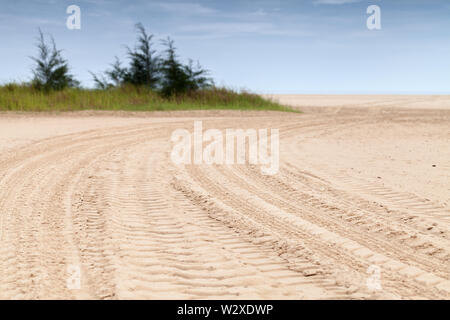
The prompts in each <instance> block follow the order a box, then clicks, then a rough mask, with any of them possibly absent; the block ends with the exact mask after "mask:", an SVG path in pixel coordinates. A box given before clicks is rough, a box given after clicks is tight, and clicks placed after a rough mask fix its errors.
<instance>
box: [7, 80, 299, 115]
mask: <svg viewBox="0 0 450 320" xmlns="http://www.w3.org/2000/svg"><path fill="white" fill-rule="evenodd" d="M202 109H232V110H273V111H291V112H295V111H294V110H293V109H291V108H289V107H286V106H282V105H280V104H278V103H276V102H273V101H269V100H266V99H263V98H262V97H260V96H258V95H255V94H251V93H246V92H242V93H238V92H235V91H232V90H229V89H224V88H213V89H208V90H201V91H198V92H192V93H189V94H185V95H182V96H177V97H171V98H163V97H162V96H161V95H160V94H158V93H157V92H155V91H151V90H148V89H145V88H136V87H132V86H127V87H122V88H113V89H108V90H90V89H65V90H62V91H51V92H48V93H45V92H42V91H39V90H35V89H33V88H31V87H30V86H27V85H22V84H16V83H11V84H6V85H4V86H0V111H34V112H36V111H77V110H124V111H165V110H167V111H169V110H170V111H172V110H202Z"/></svg>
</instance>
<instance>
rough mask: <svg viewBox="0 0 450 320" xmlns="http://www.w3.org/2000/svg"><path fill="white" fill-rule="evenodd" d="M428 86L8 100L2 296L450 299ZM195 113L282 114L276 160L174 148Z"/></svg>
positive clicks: (443, 119) (441, 151)
mask: <svg viewBox="0 0 450 320" xmlns="http://www.w3.org/2000/svg"><path fill="white" fill-rule="evenodd" d="M290 99H291V100H292V99H293V98H290ZM302 99H304V98H302V97H299V101H300V100H302ZM367 99H368V100H370V101H373V99H374V98H373V97H371V98H370V99H369V98H367ZM379 99H380V101H386V99H387V98H386V97H380V98H379ZM389 99H390V98H389ZM408 99H412V98H408ZM421 99H422V98H421ZM430 99H431V101H429V102H426V103H425V107H424V109H421V108H418V107H417V106H416V107H415V108H405V107H403V108H395V106H394V105H392V104H390V105H389V106H388V107H387V108H384V107H383V106H382V105H383V102H380V103H379V104H376V105H375V106H373V107H371V108H353V107H354V105H353V104H350V106H351V107H352V108H346V107H343V106H341V105H340V104H341V103H340V102H339V105H337V106H336V105H334V106H333V105H332V106H330V105H328V108H316V109H314V110H313V109H309V108H306V112H305V113H304V114H292V113H265V112H264V113H258V112H231V111H230V112H181V113H172V114H169V113H157V114H124V113H89V112H84V113H74V114H60V115H49V114H47V115H43V114H38V115H33V114H10V113H4V114H1V115H0V298H3V299H10V298H20V299H43V298H57V299H58V298H59V299H61V298H62V299H65V298H67V299H77V298H88V299H127V298H137V299H143V298H149V299H153V298H160V299H161V298H162V299H164V298H168V299H173V298H187V299H203V298H210V299H253V298H255V299H316V298H331V299H348V298H350V299H353V298H356V299H357V298H363V299H383V298H394V299H396V298H399V299H415V298H426V299H438V298H443V299H449V298H450V263H449V262H450V161H449V159H450V147H449V146H450V130H449V128H450V110H448V108H447V110H445V107H444V106H443V107H442V108H441V109H439V108H426V106H427V105H431V104H434V100H433V99H434V98H433V97H431V98H430ZM444 100H445V99H444ZM302 101H303V102H304V100H302ZM302 101H300V102H298V104H302V103H303V102H302ZM323 101H325V102H326V101H329V98H327V97H324V98H323ZM411 101H412V100H411ZM421 101H422V100H421ZM316 103H317V105H321V103H320V102H319V101H318V100H316ZM310 105H311V104H310ZM194 119H201V120H203V125H204V127H205V129H207V128H217V129H220V130H222V129H225V128H256V129H259V128H278V129H280V170H279V172H278V174H276V175H273V176H264V175H262V174H261V172H260V169H259V167H258V166H253V165H229V166H225V165H224V166H220V165H185V166H179V165H175V164H173V163H172V161H171V159H170V152H171V149H172V143H171V142H170V136H171V133H172V132H173V130H175V129H179V128H186V129H188V130H190V131H192V128H193V121H194ZM73 266H79V268H80V270H81V289H79V290H72V289H71V288H70V286H69V287H68V286H67V282H68V279H70V278H71V277H72V276H73V275H72V274H70V272H71V271H70V270H71V269H70V268H73ZM378 268H379V269H378ZM368 269H369V271H370V270H377V269H378V270H379V271H380V276H381V282H380V284H381V290H374V288H373V287H370V286H369V287H368V286H367V283H368V281H369V283H373V282H370V281H371V279H372V278H373V277H374V275H373V274H371V272H369V273H368Z"/></svg>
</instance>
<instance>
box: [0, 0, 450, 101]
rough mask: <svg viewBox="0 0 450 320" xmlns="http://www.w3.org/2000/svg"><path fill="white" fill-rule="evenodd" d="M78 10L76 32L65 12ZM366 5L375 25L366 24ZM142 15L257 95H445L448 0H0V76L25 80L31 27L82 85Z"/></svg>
mask: <svg viewBox="0 0 450 320" xmlns="http://www.w3.org/2000/svg"><path fill="white" fill-rule="evenodd" d="M72 4H75V5H78V6H79V7H80V8H81V30H68V29H67V27H66V19H67V17H68V14H66V9H67V7H68V6H69V5H72ZM369 5H378V6H379V7H380V8H381V27H382V28H381V30H372V31H370V30H368V28H367V26H366V20H367V18H368V17H369V15H368V14H367V13H366V10H367V7H368V6H369ZM137 22H142V23H143V25H144V26H145V27H146V28H147V29H148V30H149V31H150V32H151V33H153V34H154V35H155V39H156V41H155V45H156V46H160V45H159V39H162V38H166V37H167V36H168V35H170V36H171V37H172V38H173V39H174V40H175V44H176V46H177V47H178V49H179V54H180V56H182V57H185V58H192V59H194V60H199V61H200V62H201V64H202V65H203V66H204V67H205V68H207V69H209V70H210V71H211V75H212V76H213V77H214V79H215V81H216V84H218V85H226V86H229V87H233V88H236V89H244V88H245V89H249V90H252V91H254V92H257V93H450V1H449V0H254V1H250V0H249V1H242V0H226V1H224V0H220V1H217V0H187V1H182V0H174V1H171V0H169V1H168V0H137V1H127V0H70V1H66V0H62V1H61V0H58V1H57V0H14V1H11V0H0V40H1V43H2V45H1V50H0V82H2V83H4V82H7V81H12V80H16V81H26V80H29V79H30V76H31V75H30V73H31V72H30V69H31V67H32V61H31V60H30V59H29V56H30V55H34V54H35V53H36V49H35V48H34V46H33V43H34V42H35V38H36V36H37V29H38V27H40V28H41V29H42V30H43V31H44V32H45V33H48V34H52V35H53V36H54V38H55V40H56V43H57V45H58V47H59V48H60V49H63V50H64V51H63V54H64V56H65V57H66V58H68V59H69V61H70V64H71V67H72V72H73V73H74V74H75V75H76V77H77V78H78V79H80V80H81V81H82V83H83V85H85V86H90V85H92V81H91V77H90V75H89V72H88V71H94V72H97V71H101V70H104V69H105V68H107V67H108V64H109V63H111V62H112V61H113V60H114V56H119V57H120V58H122V59H126V55H125V49H124V45H130V46H132V45H133V44H134V40H135V33H134V25H135V23H137Z"/></svg>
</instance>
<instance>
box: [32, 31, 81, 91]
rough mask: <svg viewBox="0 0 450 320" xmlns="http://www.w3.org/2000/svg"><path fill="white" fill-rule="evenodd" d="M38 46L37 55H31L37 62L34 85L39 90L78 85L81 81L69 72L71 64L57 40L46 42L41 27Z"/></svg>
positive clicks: (60, 88)
mask: <svg viewBox="0 0 450 320" xmlns="http://www.w3.org/2000/svg"><path fill="white" fill-rule="evenodd" d="M37 40H38V42H37V44H36V47H37V48H38V55H37V57H31V59H32V60H33V61H34V62H35V63H36V66H35V68H34V69H33V75H34V78H33V80H32V82H31V83H32V86H33V87H34V88H36V89H39V90H44V91H49V90H62V89H64V88H67V87H77V86H79V85H80V83H79V82H78V81H77V80H75V78H74V77H73V75H71V74H70V72H69V64H68V62H67V60H65V59H64V58H63V57H62V55H61V50H58V49H57V48H56V44H55V40H54V39H53V37H51V44H48V43H46V42H45V38H44V34H43V33H42V31H41V29H39V37H38V39H37Z"/></svg>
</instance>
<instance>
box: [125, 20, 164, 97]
mask: <svg viewBox="0 0 450 320" xmlns="http://www.w3.org/2000/svg"><path fill="white" fill-rule="evenodd" d="M136 29H137V31H138V43H137V45H136V47H135V48H134V49H133V50H132V49H130V48H127V50H128V57H129V59H130V67H129V69H128V70H126V71H124V72H123V73H121V76H122V79H123V82H124V83H130V84H133V85H135V86H144V87H148V88H156V86H157V83H158V81H159V58H158V57H157V56H155V54H156V51H155V50H152V38H153V35H149V34H147V32H146V31H145V28H144V27H143V26H142V24H140V23H138V24H137V25H136Z"/></svg>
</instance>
